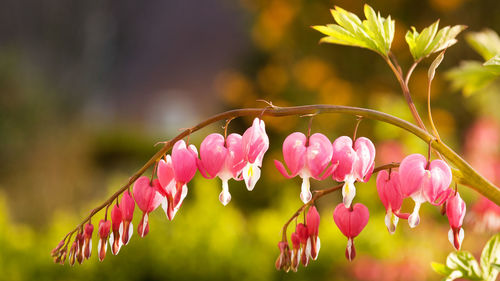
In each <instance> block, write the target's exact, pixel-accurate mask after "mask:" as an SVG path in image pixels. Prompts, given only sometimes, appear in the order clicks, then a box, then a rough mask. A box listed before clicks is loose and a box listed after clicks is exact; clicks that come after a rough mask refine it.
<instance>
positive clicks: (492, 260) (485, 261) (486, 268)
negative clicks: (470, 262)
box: [481, 234, 500, 280]
mask: <svg viewBox="0 0 500 281" xmlns="http://www.w3.org/2000/svg"><path fill="white" fill-rule="evenodd" d="M498 263H500V234H497V235H495V236H493V237H492V238H491V239H490V240H489V241H488V243H486V246H484V249H483V252H482V253H481V269H482V271H483V278H484V279H485V280H495V279H496V276H497V275H498V272H499V271H498V268H495V266H493V265H494V264H498Z"/></svg>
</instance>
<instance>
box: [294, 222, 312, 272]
mask: <svg viewBox="0 0 500 281" xmlns="http://www.w3.org/2000/svg"><path fill="white" fill-rule="evenodd" d="M295 232H296V233H297V237H298V238H299V240H300V248H301V250H300V261H301V263H302V265H303V266H307V265H309V258H310V255H309V253H308V252H307V249H306V247H307V240H308V239H309V230H307V226H306V225H305V224H303V223H299V224H297V226H296V227H295Z"/></svg>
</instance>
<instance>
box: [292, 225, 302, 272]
mask: <svg viewBox="0 0 500 281" xmlns="http://www.w3.org/2000/svg"><path fill="white" fill-rule="evenodd" d="M290 239H291V240H292V246H293V249H292V257H291V260H292V264H291V266H290V267H291V269H292V270H293V271H294V272H297V269H298V268H299V264H300V256H301V255H302V249H301V248H300V237H299V234H298V233H297V232H294V233H292V235H291V236H290Z"/></svg>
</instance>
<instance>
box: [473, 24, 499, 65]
mask: <svg viewBox="0 0 500 281" xmlns="http://www.w3.org/2000/svg"><path fill="white" fill-rule="evenodd" d="M465 39H466V40H467V43H469V45H470V46H471V47H472V48H473V49H474V50H476V52H478V53H479V54H480V55H481V56H482V57H483V58H484V60H485V61H487V60H489V59H491V58H492V57H494V56H496V55H500V36H498V34H497V33H496V32H495V31H493V30H491V29H485V30H483V31H481V32H468V33H467V34H466V35H465Z"/></svg>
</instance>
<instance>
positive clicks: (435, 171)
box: [423, 160, 452, 203]
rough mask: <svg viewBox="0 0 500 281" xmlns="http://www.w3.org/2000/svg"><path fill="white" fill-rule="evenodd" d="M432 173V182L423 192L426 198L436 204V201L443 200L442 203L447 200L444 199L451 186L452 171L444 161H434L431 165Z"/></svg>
mask: <svg viewBox="0 0 500 281" xmlns="http://www.w3.org/2000/svg"><path fill="white" fill-rule="evenodd" d="M429 171H430V176H431V178H430V181H429V184H428V185H427V186H424V187H423V192H424V196H425V198H426V199H427V200H428V201H429V202H431V203H434V202H435V201H436V200H439V199H440V198H441V201H443V200H446V198H444V199H443V198H442V197H443V195H446V194H444V193H445V192H446V191H447V189H448V187H449V186H450V184H451V179H452V175H451V169H450V167H449V166H448V164H446V163H445V162H444V161H442V160H434V161H432V162H431V164H430V165H429Z"/></svg>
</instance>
